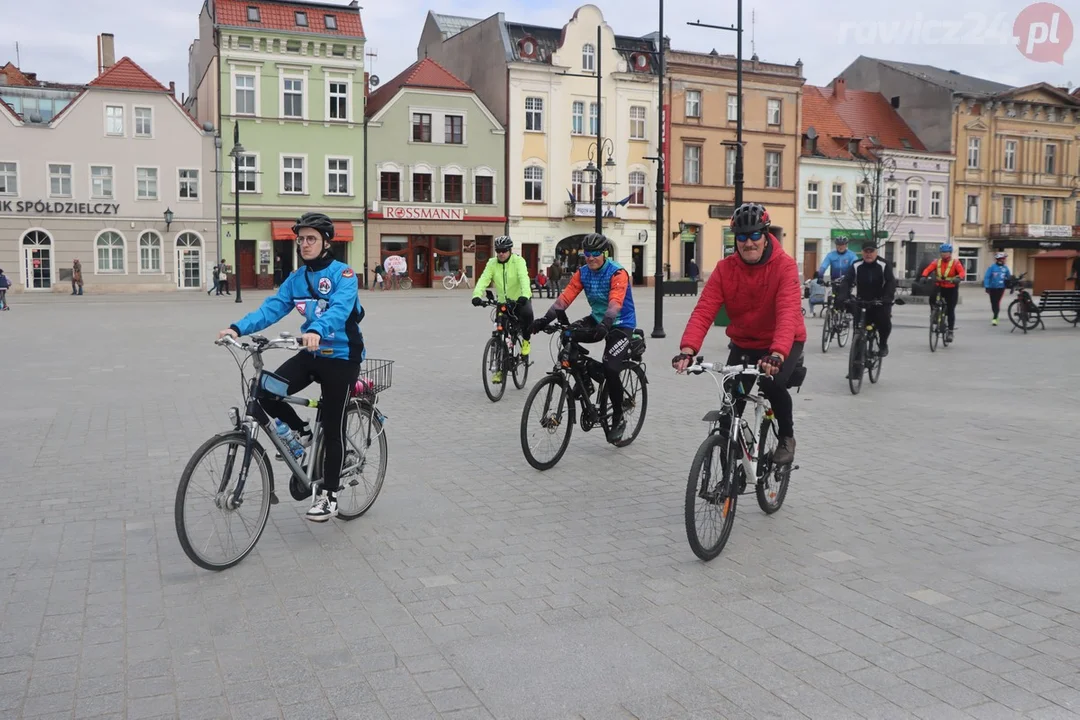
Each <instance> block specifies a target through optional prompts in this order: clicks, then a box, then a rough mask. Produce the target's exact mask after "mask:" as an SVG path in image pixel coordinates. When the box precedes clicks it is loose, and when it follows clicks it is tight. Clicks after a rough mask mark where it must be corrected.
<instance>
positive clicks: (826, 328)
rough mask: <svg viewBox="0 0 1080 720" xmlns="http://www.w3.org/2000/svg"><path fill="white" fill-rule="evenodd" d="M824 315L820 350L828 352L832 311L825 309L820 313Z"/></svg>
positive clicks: (830, 339) (830, 338)
mask: <svg viewBox="0 0 1080 720" xmlns="http://www.w3.org/2000/svg"><path fill="white" fill-rule="evenodd" d="M822 314H823V315H824V316H825V322H824V323H822V325H821V352H823V353H827V352H829V345H831V344H832V335H833V333H832V311H830V310H826V311H825V312H824V313H822Z"/></svg>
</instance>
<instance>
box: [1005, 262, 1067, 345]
mask: <svg viewBox="0 0 1080 720" xmlns="http://www.w3.org/2000/svg"><path fill="white" fill-rule="evenodd" d="M1026 275H1027V273H1020V274H1019V275H1014V276H1012V277H1010V278H1009V279H1008V280H1006V281H1005V287H1007V288H1009V294H1010V295H1012V294H1013V293H1017V296H1016V299H1015V300H1013V301H1012V302H1011V303H1009V309H1008V311H1007V312H1008V315H1009V322H1011V323H1012V324H1013V329H1012V331H1016V330H1018V329H1019V330H1023V331H1024V334H1025V335H1026V334H1027V331H1028V330H1034V329H1035V328H1037V327H1039V325H1040V324H1042V312H1041V311H1040V310H1039V306H1038V305H1037V304H1036V302H1035V300H1034V298H1032V297H1031V293H1030V292H1028V289H1027V288H1026V287H1024V286H1023V284H1022V282H1021V281H1023V279H1024V277H1025V276H1026ZM1072 315H1073V316H1072V317H1070V316H1069V315H1066V314H1065V311H1064V310H1062V311H1061V317H1062V319H1064V320H1065V321H1066V322H1071V323H1073V324H1075V323H1076V321H1077V320H1078V318H1077V317H1075V315H1076V314H1075V313H1073V314H1072ZM1012 331H1010V332H1012Z"/></svg>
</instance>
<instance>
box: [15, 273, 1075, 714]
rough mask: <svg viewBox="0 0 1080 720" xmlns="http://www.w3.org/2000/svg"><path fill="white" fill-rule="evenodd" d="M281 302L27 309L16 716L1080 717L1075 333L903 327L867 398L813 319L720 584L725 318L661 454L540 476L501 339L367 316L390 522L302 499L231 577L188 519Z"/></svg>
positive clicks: (678, 384) (405, 317)
mask: <svg viewBox="0 0 1080 720" xmlns="http://www.w3.org/2000/svg"><path fill="white" fill-rule="evenodd" d="M262 296H263V294H256V293H245V298H246V300H245V302H244V304H243V305H236V304H234V303H232V302H230V300H231V298H228V299H226V298H208V297H206V296H205V295H201V294H196V295H194V296H186V297H176V296H170V297H153V298H145V299H142V300H140V299H138V298H128V297H118V296H117V297H108V296H105V297H93V296H90V295H87V296H85V297H84V298H80V299H74V298H70V297H66V296H65V297H60V298H52V297H50V298H41V299H35V298H27V297H26V296H20V297H16V298H14V299H15V300H16V304H15V307H14V309H13V310H12V311H11V312H8V313H3V315H2V316H0V333H2V337H3V338H4V346H5V348H4V353H3V358H4V365H5V368H4V370H5V372H4V374H3V384H2V404H0V467H2V468H3V472H2V473H0V477H2V478H3V482H4V486H5V489H6V491H7V493H8V498H9V499H8V502H7V503H6V504H5V505H4V506H3V508H2V509H0V547H2V549H3V551H2V553H0V568H2V573H0V716H2V717H5V718H21V717H26V718H30V717H34V718H37V717H42V718H45V717H47V718H91V717H102V718H129V719H130V720H135V719H137V718H158V717H162V718H165V717H179V718H183V719H184V720H202V719H204V718H206V719H210V718H254V719H256V720H258V719H260V718H365V719H374V718H446V719H447V720H449V719H451V718H455V719H464V718H491V717H495V718H508V719H513V718H523V719H524V718H528V719H530V720H533V719H545V720H546V719H548V718H550V719H552V720H565V719H569V718H585V719H587V720H593V719H596V720H601V719H621V718H626V719H629V718H639V719H642V720H645V719H654V718H655V719H660V718H679V719H682V718H726V719H728V720H734V719H737V718H764V717H775V718H804V717H806V718H829V719H830V720H831V719H835V718H912V717H916V718H933V719H938V718H954V717H955V718H968V717H971V718H1020V717H1023V718H1065V717H1080V572H1077V570H1078V568H1080V522H1078V521H1077V519H1076V513H1075V508H1076V506H1077V504H1078V502H1080V484H1078V483H1077V477H1078V473H1077V464H1076V462H1077V452H1076V447H1077V446H1076V428H1077V426H1078V423H1080V390H1078V388H1080V366H1078V365H1077V363H1076V360H1075V358H1076V355H1077V349H1078V348H1080V330H1078V329H1075V328H1072V327H1070V326H1067V325H1065V324H1064V323H1063V322H1062V321H1061V320H1060V319H1058V318H1053V319H1050V320H1049V321H1048V323H1047V329H1046V330H1037V331H1035V332H1033V333H1031V334H1028V335H1027V336H1024V335H1021V334H1020V333H1019V332H1016V333H1012V334H1010V333H1009V326H1008V325H1007V324H1006V325H1002V326H999V327H996V328H992V327H990V325H989V322H988V321H989V312H988V310H987V309H986V305H987V303H986V301H985V299H984V296H982V295H981V294H979V293H977V292H976V293H972V294H969V295H966V300H967V302H965V303H964V304H963V305H962V306H961V309H960V313H959V318H960V319H959V323H960V325H959V329H958V333H957V342H956V344H955V345H953V346H951V347H949V348H947V349H939V350H938V352H937V353H935V354H931V353H930V351H929V348H928V346H927V333H926V330H925V327H926V325H925V315H926V308H925V307H911V306H908V307H904V308H898V309H897V311H896V322H897V326H898V327H897V330H896V332H895V335H894V339H893V341H892V343H891V347H892V354H891V356H890V357H889V358H888V360H887V361H886V363H885V366H884V371H883V374H882V378H881V381H880V382H879V383H878V384H877V385H870V384H869V383H866V384H865V385H864V387H863V391H862V394H860V395H858V396H852V395H850V393H849V392H848V389H847V386H846V382H845V380H844V372H845V361H846V356H845V351H840V350H837V349H835V348H834V349H832V350H830V352H829V353H828V354H827V355H822V353H821V351H820V348H819V347H818V345H817V339H818V332H819V331H820V322H821V321H820V320H819V319H809V320H808V321H807V322H808V325H809V331H810V335H811V343H810V345H809V349H808V353H807V355H808V366H809V376H808V379H807V381H806V384H805V386H804V387H803V390H802V393H801V394H799V395H798V396H796V412H797V417H796V428H797V430H796V433H797V437H798V453H797V455H798V458H797V462H798V463H799V464H800V465H801V467H802V469H801V470H799V471H798V472H796V473H795V477H794V480H793V484H792V487H791V491H790V493H789V494H788V498H787V502H786V504H785V505H784V508H783V509H782V510H781V511H780V512H779V513H777V514H775V515H773V516H771V517H767V516H765V515H764V514H763V513H761V512H760V511H759V510H758V509H757V507H756V505H755V503H753V502H746V503H743V504H742V506H741V509H740V511H739V514H738V517H737V519H736V523H735V529H734V532H733V535H732V538H731V541H730V542H729V544H728V546H727V548H726V550H725V551H724V553H723V554H722V555H721V556H720V557H719V558H717V559H716V560H714V561H713V562H711V563H702V562H700V561H698V560H697V559H696V558H695V557H694V556H693V554H692V553H691V552H690V550H689V548H688V546H687V543H686V537H685V531H684V526H683V493H684V488H685V483H686V474H687V472H688V469H689V465H690V460H691V458H692V455H693V452H694V450H695V449H696V447H697V445H698V444H699V442H700V441H701V439H702V438H703V436H704V431H705V426H704V424H703V423H701V422H700V418H701V417H702V415H703V414H704V413H705V412H706V411H707V410H709V409H710V408H711V407H712V405H713V404H714V400H715V395H714V390H713V384H712V382H711V381H710V380H708V379H706V378H704V377H690V378H688V377H676V376H674V375H673V373H672V372H671V371H670V369H669V365H668V361H669V359H670V357H671V356H672V355H673V354H674V353H675V351H676V347H677V343H678V336H679V334H681V331H682V327H683V324H684V323H685V319H686V317H687V315H688V313H689V310H690V308H691V307H692V304H693V298H669V299H668V300H667V302H666V305H665V308H666V312H665V316H666V317H665V326H666V330H667V333H668V338H667V339H665V340H663V341H661V340H653V339H650V340H649V349H648V353H647V360H648V362H649V377H650V381H651V384H650V385H649V394H650V396H649V408H648V416H647V420H646V425H645V430H644V432H643V434H642V435H641V437H639V438H638V440H637V441H636V442H634V443H633V445H631V446H629V447H627V448H624V449H621V450H617V449H615V448H613V447H611V446H609V445H607V444H605V443H604V442H603V438H602V437H601V436H600V434H599V433H598V432H592V433H588V434H585V433H582V432H580V429H578V430H577V431H576V432H575V433H574V436H573V439H572V441H571V445H570V448H569V451H568V452H567V455H566V456H565V458H564V459H563V461H562V462H561V464H559V465H558V466H557V467H556V468H554V469H553V470H551V471H549V472H546V473H539V472H536V471H533V470H532V468H530V467H529V466H528V465H527V464H526V463H525V461H524V459H523V458H522V455H521V450H520V446H519V441H518V429H517V428H518V422H519V418H520V412H521V407H522V404H523V401H524V399H525V391H519V390H515V389H512V388H511V389H509V390H508V391H507V393H506V397H505V398H504V399H503V400H502V401H501V402H500V403H498V404H492V403H490V402H488V400H487V399H486V398H485V397H484V394H483V391H482V388H481V385H480V373H479V364H480V363H479V359H480V352H481V348H482V344H483V342H484V340H485V336H486V334H487V333H488V332H489V329H490V325H489V324H488V316H487V312H486V311H480V310H477V309H475V308H472V307H471V306H469V305H468V303H467V293H465V292H464V291H459V292H457V293H455V294H453V295H452V296H451V295H447V294H445V293H441V292H413V293H409V294H406V293H386V294H377V293H364V296H363V300H364V301H365V303H367V306H368V318H367V320H365V322H364V327H365V329H366V334H367V338H368V343H369V346H370V351H369V352H370V354H371V355H372V356H374V357H388V358H393V359H395V360H396V361H397V363H396V365H395V373H394V386H393V388H392V389H391V390H390V391H389V392H387V393H386V394H385V396H384V398H383V401H382V402H383V406H384V409H385V411H386V412H387V414H388V415H389V423H388V427H387V432H388V435H389V443H390V466H389V471H388V476H387V480H386V485H385V487H384V489H383V492H382V495H381V497H380V498H379V500H378V502H377V503H376V504H375V506H374V508H373V509H372V510H371V511H370V512H369V513H368V514H367V515H366V516H364V517H363V518H361V519H360V520H357V521H355V522H351V523H342V522H336V521H335V522H330V523H327V524H325V525H314V524H312V523H308V522H306V521H305V520H304V519H303V517H302V513H303V511H304V509H305V507H304V505H303V504H302V503H294V502H292V501H291V499H288V496H287V494H286V495H285V498H284V499H283V500H282V503H281V504H280V505H277V506H275V507H274V508H273V510H272V513H271V518H270V522H269V525H268V526H267V529H266V532H265V534H264V535H263V537H262V539H261V541H260V542H259V544H258V546H257V547H256V549H255V551H254V552H253V553H252V554H251V555H250V556H249V557H248V558H247V559H246V560H245V561H244V562H242V563H241V564H240V565H239V566H237V567H235V568H233V569H231V570H228V571H225V572H222V573H211V572H206V571H203V570H199V569H197V568H195V567H194V566H193V565H192V564H191V563H190V562H189V561H188V560H187V558H186V557H185V556H184V554H183V552H182V551H181V549H180V546H179V544H178V542H177V539H176V532H175V528H174V524H173V499H174V494H175V489H176V484H177V479H178V477H179V475H180V472H181V470H182V468H183V466H184V464H185V462H186V461H187V459H188V457H189V456H190V454H191V452H192V451H193V450H194V449H195V448H196V447H197V446H198V445H199V444H200V442H201V441H203V440H204V439H205V438H207V437H208V436H210V435H211V434H212V433H214V432H217V431H220V430H222V429H224V428H225V427H226V424H227V420H226V416H225V410H226V408H227V407H228V406H229V405H230V404H233V403H235V402H236V397H237V394H238V373H237V371H236V369H235V366H234V365H233V364H232V361H231V360H230V358H229V357H228V355H227V353H226V352H225V351H224V350H223V349H221V348H217V347H215V346H213V345H212V344H211V342H210V340H211V339H212V337H213V336H214V334H215V332H216V330H217V329H218V328H219V327H222V326H224V325H225V324H227V322H229V321H231V320H233V319H234V318H235V317H236V314H237V313H238V311H240V310H250V309H252V308H254V307H255V302H256V300H257V299H260V298H261V297H262ZM547 303H548V301H544V300H539V301H537V305H538V310H541V311H542V310H543V309H544V308H546V306H547ZM638 305H639V308H640V321H639V325H640V326H641V327H643V328H645V329H646V330H651V328H652V326H653V319H652V307H653V303H652V294H651V293H650V292H641V291H639V292H638ZM582 314H583V313H582ZM575 316H576V315H575ZM296 327H297V325H296V320H295V319H290V320H289V321H287V322H286V323H283V324H282V325H280V326H279V328H280V329H288V330H291V331H294V332H295V331H296ZM722 337H723V336H722V328H714V330H713V333H712V334H711V335H710V337H709V339H708V340H707V343H706V354H707V355H709V356H711V357H717V358H718V357H720V355H721V353H722V350H721V348H722V345H723V340H722ZM542 338H543V339H540V340H538V341H537V342H536V343H535V344H534V357H535V358H536V362H537V365H536V366H535V367H534V368H533V373H532V377H531V379H530V384H531V382H532V381H534V380H535V379H536V378H537V377H539V376H540V371H542V370H545V369H547V366H549V363H550V359H549V353H548V347H547V336H542ZM279 468H280V466H279ZM280 475H281V471H280V469H279V472H278V476H279V478H280ZM279 489H281V484H280V482H279Z"/></svg>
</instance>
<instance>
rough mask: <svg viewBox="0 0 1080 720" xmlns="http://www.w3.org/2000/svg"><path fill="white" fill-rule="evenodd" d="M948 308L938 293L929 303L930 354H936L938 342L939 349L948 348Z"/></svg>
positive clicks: (949, 341)
mask: <svg viewBox="0 0 1080 720" xmlns="http://www.w3.org/2000/svg"><path fill="white" fill-rule="evenodd" d="M948 313H949V308H948V305H946V304H945V298H944V297H942V296H941V293H938V294H937V295H935V296H934V299H933V302H931V303H930V352H937V346H938V342H940V343H941V347H949V343H951V342H952V340H950V339H949V314H948Z"/></svg>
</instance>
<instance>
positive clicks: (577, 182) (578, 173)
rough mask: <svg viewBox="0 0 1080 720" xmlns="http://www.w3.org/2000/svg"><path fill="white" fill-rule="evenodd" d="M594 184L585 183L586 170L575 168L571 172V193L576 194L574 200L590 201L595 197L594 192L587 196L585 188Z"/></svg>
mask: <svg viewBox="0 0 1080 720" xmlns="http://www.w3.org/2000/svg"><path fill="white" fill-rule="evenodd" d="M591 185H592V184H591V183H589V184H588V185H586V183H585V171H584V170H574V171H573V172H571V173H570V194H571V195H573V196H574V200H575V201H577V202H588V201H589V200H592V199H593V195H594V193H589V195H590V197H588V198H586V197H585V188H586V187H590V186H591Z"/></svg>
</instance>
